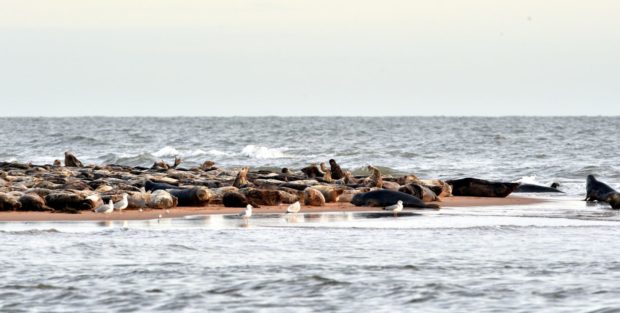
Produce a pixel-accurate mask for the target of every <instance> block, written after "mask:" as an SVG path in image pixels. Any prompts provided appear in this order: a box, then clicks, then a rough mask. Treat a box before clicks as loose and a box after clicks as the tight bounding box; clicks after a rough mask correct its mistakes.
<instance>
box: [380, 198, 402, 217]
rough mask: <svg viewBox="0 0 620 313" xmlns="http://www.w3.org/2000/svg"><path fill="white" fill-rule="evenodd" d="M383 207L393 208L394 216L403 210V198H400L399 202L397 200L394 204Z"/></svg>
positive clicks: (386, 208)
mask: <svg viewBox="0 0 620 313" xmlns="http://www.w3.org/2000/svg"><path fill="white" fill-rule="evenodd" d="M383 209H384V210H391V211H392V212H394V216H396V215H397V214H398V212H401V211H402V210H403V201H402V200H398V202H396V204H392V205H389V206H386V207H385V208H383Z"/></svg>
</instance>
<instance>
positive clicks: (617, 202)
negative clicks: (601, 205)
mask: <svg viewBox="0 0 620 313" xmlns="http://www.w3.org/2000/svg"><path fill="white" fill-rule="evenodd" d="M586 201H602V202H607V203H609V205H611V207H612V208H613V209H620V193H618V192H617V191H616V190H615V189H613V188H611V187H609V185H607V184H605V183H603V182H601V181H598V180H597V179H596V178H594V176H593V175H588V178H587V181H586Z"/></svg>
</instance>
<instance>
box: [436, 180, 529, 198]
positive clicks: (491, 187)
mask: <svg viewBox="0 0 620 313" xmlns="http://www.w3.org/2000/svg"><path fill="white" fill-rule="evenodd" d="M446 182H447V183H448V184H450V185H452V195H455V196H472V197H497V198H505V197H507V196H508V195H509V194H511V193H512V192H513V191H514V190H515V189H517V187H519V185H520V184H519V183H502V182H492V181H488V180H484V179H477V178H463V179H454V180H448V181H446Z"/></svg>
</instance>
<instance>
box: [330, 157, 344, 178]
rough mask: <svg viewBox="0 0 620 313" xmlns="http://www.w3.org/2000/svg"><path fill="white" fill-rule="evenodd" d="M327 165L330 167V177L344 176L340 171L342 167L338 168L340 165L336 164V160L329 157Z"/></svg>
mask: <svg viewBox="0 0 620 313" xmlns="http://www.w3.org/2000/svg"><path fill="white" fill-rule="evenodd" d="M329 166H330V168H331V173H332V179H341V178H344V173H343V172H342V169H341V168H340V165H338V163H336V160H334V159H330V160H329Z"/></svg>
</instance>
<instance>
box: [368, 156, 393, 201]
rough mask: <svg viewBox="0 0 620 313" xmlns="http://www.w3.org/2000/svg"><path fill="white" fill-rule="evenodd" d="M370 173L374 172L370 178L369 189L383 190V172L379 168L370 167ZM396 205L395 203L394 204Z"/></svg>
mask: <svg viewBox="0 0 620 313" xmlns="http://www.w3.org/2000/svg"><path fill="white" fill-rule="evenodd" d="M368 171H370V172H372V175H371V176H370V177H368V184H367V186H368V187H377V188H383V178H382V177H381V171H379V169H378V168H376V167H374V166H372V165H368ZM392 204H394V203H392Z"/></svg>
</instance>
